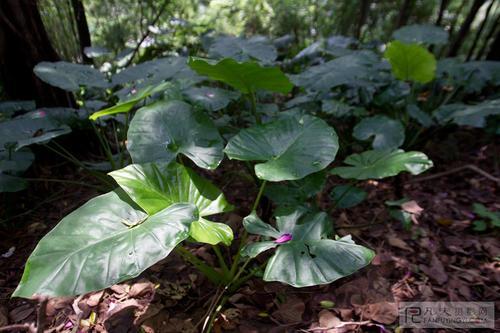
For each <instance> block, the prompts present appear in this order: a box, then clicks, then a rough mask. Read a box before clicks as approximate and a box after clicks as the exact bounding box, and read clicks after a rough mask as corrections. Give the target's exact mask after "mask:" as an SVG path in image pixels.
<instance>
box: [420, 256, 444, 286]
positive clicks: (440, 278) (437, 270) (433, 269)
mask: <svg viewBox="0 0 500 333" xmlns="http://www.w3.org/2000/svg"><path fill="white" fill-rule="evenodd" d="M419 267H420V269H421V270H422V271H423V272H424V273H425V274H426V275H427V276H428V277H430V278H431V279H433V280H435V281H436V282H437V283H439V284H441V285H442V284H444V283H445V282H446V281H448V274H446V271H445V269H444V266H443V263H442V262H441V260H439V258H438V257H437V256H436V255H432V259H431V263H430V266H426V265H423V264H421V265H420V266H419Z"/></svg>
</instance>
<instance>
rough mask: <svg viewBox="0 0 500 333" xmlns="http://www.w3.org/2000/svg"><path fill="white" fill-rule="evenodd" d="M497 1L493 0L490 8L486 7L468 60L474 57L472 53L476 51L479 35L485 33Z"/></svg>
mask: <svg viewBox="0 0 500 333" xmlns="http://www.w3.org/2000/svg"><path fill="white" fill-rule="evenodd" d="M494 3H495V1H494V0H491V3H490V5H489V6H488V9H486V14H485V15H484V19H483V22H481V25H480V26H479V29H477V32H476V36H475V37H474V41H473V42H472V46H471V47H470V49H469V53H468V54H467V59H466V60H467V61H469V60H470V59H471V58H472V54H473V53H474V49H475V48H476V45H477V42H478V41H479V37H481V34H482V33H483V30H484V27H485V26H486V22H488V17H489V16H490V12H491V8H492V7H493V4H494Z"/></svg>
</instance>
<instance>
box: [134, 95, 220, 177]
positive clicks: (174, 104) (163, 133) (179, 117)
mask: <svg viewBox="0 0 500 333" xmlns="http://www.w3.org/2000/svg"><path fill="white" fill-rule="evenodd" d="M127 137H128V142H127V148H128V151H129V153H130V156H132V160H133V161H134V163H146V162H171V161H173V160H174V159H175V158H176V156H177V155H178V154H184V155H186V156H187V157H189V158H190V159H191V160H192V161H193V162H194V163H195V164H196V165H198V166H199V167H201V168H205V169H215V168H217V166H218V165H219V163H220V162H221V161H222V158H223V157H224V154H223V152H222V148H223V142H222V138H221V136H220V135H219V132H218V131H217V129H216V128H215V125H214V124H213V122H212V121H211V120H210V118H208V117H207V116H206V115H205V114H203V113H202V112H195V111H193V110H192V108H191V106H190V105H189V104H186V103H184V102H180V101H158V102H156V103H153V104H151V105H148V106H145V107H143V108H141V109H139V111H138V112H137V113H136V115H135V117H134V118H133V119H132V121H131V123H130V128H129V130H128V135H127Z"/></svg>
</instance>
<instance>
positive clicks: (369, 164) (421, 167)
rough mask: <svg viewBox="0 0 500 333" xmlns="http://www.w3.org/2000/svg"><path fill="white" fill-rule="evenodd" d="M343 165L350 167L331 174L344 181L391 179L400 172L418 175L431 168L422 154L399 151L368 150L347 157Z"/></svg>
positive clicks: (336, 169)
mask: <svg viewBox="0 0 500 333" xmlns="http://www.w3.org/2000/svg"><path fill="white" fill-rule="evenodd" d="M344 163H345V164H348V165H350V166H344V167H337V168H334V169H333V170H332V174H334V175H338V176H340V177H342V178H346V179H360V180H363V179H382V178H386V177H392V176H396V175H397V174H398V173H400V172H402V171H407V172H409V173H411V174H413V175H418V174H420V173H422V172H424V171H426V170H428V169H429V168H431V167H432V166H433V163H432V161H431V160H430V159H429V158H428V157H427V155H425V154H424V153H421V152H418V151H409V152H404V151H403V150H401V149H398V150H394V151H389V150H369V151H365V152H362V153H361V154H353V155H350V156H348V157H347V158H346V159H345V160H344Z"/></svg>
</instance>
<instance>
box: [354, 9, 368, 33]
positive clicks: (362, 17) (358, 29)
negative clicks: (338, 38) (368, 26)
mask: <svg viewBox="0 0 500 333" xmlns="http://www.w3.org/2000/svg"><path fill="white" fill-rule="evenodd" d="M369 9H370V0H361V6H360V15H359V20H358V24H357V26H356V31H355V33H354V37H356V39H358V40H359V39H360V38H361V30H362V29H363V26H364V25H365V23H366V18H367V17H368V10H369Z"/></svg>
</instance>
